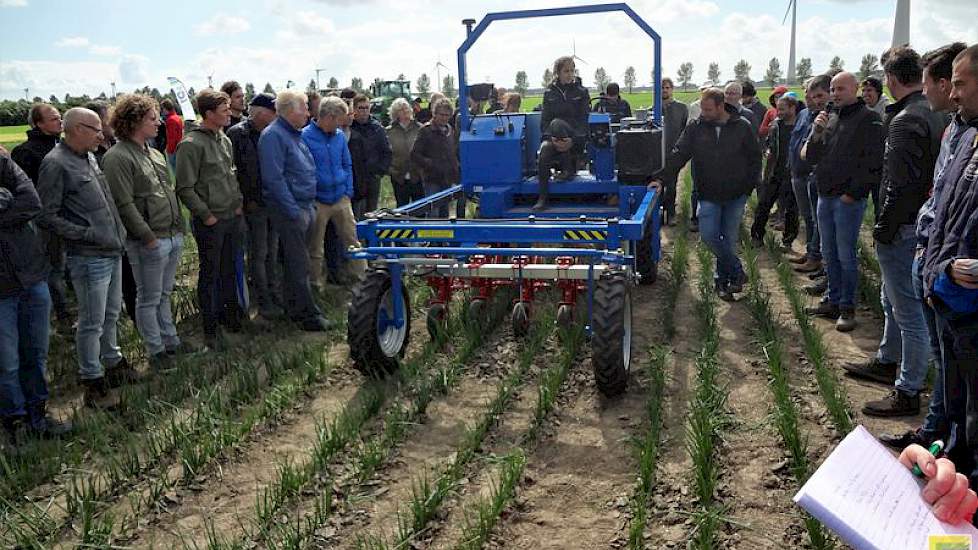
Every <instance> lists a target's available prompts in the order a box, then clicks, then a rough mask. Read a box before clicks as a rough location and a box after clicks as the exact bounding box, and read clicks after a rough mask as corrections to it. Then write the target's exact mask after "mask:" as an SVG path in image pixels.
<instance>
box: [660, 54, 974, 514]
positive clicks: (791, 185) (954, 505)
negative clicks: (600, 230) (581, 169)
mask: <svg viewBox="0 0 978 550" xmlns="http://www.w3.org/2000/svg"><path fill="white" fill-rule="evenodd" d="M881 60H882V64H883V73H884V78H883V80H880V79H878V78H875V77H869V78H865V79H863V80H862V81H860V80H859V79H857V78H856V77H855V76H854V75H853V74H851V73H847V72H842V71H839V72H835V73H830V74H823V75H819V76H816V77H814V78H812V79H810V80H809V81H808V82H806V83H805V86H804V98H801V97H797V95H796V94H794V93H792V92H790V91H788V89H787V88H783V87H779V88H775V89H774V90H773V93H772V94H771V96H770V98H769V101H770V107H765V106H764V105H762V104H760V102H759V101H757V99H756V97H754V96H755V95H756V92H755V90H754V88H753V86H752V85H750V84H749V83H738V82H732V83H730V84H728V85H727V86H726V87H725V88H724V89H720V88H714V87H706V88H704V89H702V90H701V94H700V98H699V100H698V101H696V102H694V103H693V104H692V105H691V106H690V107H689V109H688V110H687V109H683V108H682V107H679V108H676V107H673V106H672V102H671V85H666V83H664V86H663V91H664V93H663V98H664V100H665V104H664V106H663V107H664V108H663V112H664V115H665V124H664V129H665V139H666V145H667V148H670V149H671V152H670V154H669V155H668V157H667V159H666V163H665V164H666V169H665V173H664V176H663V178H662V179H661V180H658V181H656V182H653V185H654V186H656V187H658V188H662V189H663V191H664V192H663V197H664V201H663V204H664V215H665V219H666V222H667V223H668V224H670V225H673V224H674V223H675V222H674V220H675V206H674V204H675V199H674V197H675V182H676V176H677V174H678V173H679V170H680V169H681V168H682V167H683V166H684V165H685V164H687V163H689V162H691V163H692V165H691V176H692V181H693V187H694V191H693V194H692V201H693V202H692V204H691V212H692V215H693V217H692V219H691V220H690V224H689V227H690V229H691V230H693V231H700V232H701V234H702V240H703V242H704V243H706V244H707V245H708V246H709V247H710V249H711V250H712V252H713V253H714V255H715V256H716V263H717V266H716V290H717V293H718V294H719V296H720V297H721V298H722V299H724V300H728V301H729V300H734V299H735V294H736V293H738V292H741V291H742V290H743V285H744V282H745V281H746V276H745V274H744V270H743V268H742V266H741V263H740V260H739V259H738V257H737V254H736V247H735V243H736V242H737V241H738V236H739V232H740V223H741V220H742V218H743V216H744V207H745V204H746V202H747V198H748V196H749V195H750V193H751V192H752V191H753V190H754V189H755V188H756V189H757V197H758V201H757V207H756V209H755V211H754V215H753V220H752V222H753V223H752V224H751V228H750V235H751V244H752V246H757V247H759V246H762V245H763V241H764V238H765V235H766V233H767V227H768V224H769V218H770V216H771V210H772V209H773V208H774V207H775V206H777V208H778V214H777V216H778V220H777V221H776V222H775V227H776V229H777V230H778V231H779V232H780V245H781V248H782V250H783V251H785V252H791V253H793V248H792V245H793V243H794V241H795V240H796V239H797V238H798V236H799V228H800V223H801V222H803V223H804V225H805V240H806V243H805V248H804V252H802V253H800V254H794V255H792V256H791V262H792V263H793V264H794V269H795V270H796V271H798V272H801V273H808V274H810V277H811V278H812V279H813V281H814V282H813V283H812V284H811V285H809V286H806V287H805V290H806V291H807V292H809V293H810V294H812V295H814V296H821V300H820V301H819V302H818V304H817V305H815V306H813V307H810V308H808V310H807V312H808V313H809V314H810V315H813V316H817V317H821V318H826V319H829V320H831V321H832V322H833V323H834V325H835V329H836V330H838V331H840V332H849V331H852V330H854V329H855V328H856V325H857V322H856V315H855V308H856V305H857V301H856V298H857V288H858V286H859V259H858V246H859V241H860V227H861V226H862V225H863V218H864V214H865V211H866V209H867V204H868V203H869V202H872V205H873V220H872V221H873V224H872V240H873V246H874V250H875V255H876V258H877V260H878V263H879V269H880V275H881V279H882V285H881V293H880V301H881V306H882V310H883V313H884V328H883V336H882V339H881V341H880V343H879V346H878V350H877V352H876V354H875V356H874V357H873V358H872V359H870V360H869V361H867V362H863V363H851V364H848V365H844V368H845V373H846V374H847V375H848V376H851V377H854V378H857V379H862V380H869V381H872V382H876V383H880V384H884V385H886V386H889V388H890V389H889V391H888V393H887V394H886V395H885V396H884V397H882V398H881V399H879V400H874V401H870V402H868V403H865V404H864V406H863V407H862V412H863V414H866V415H868V416H878V417H899V416H916V415H919V414H920V412H921V407H922V403H921V400H920V396H921V392H922V390H923V389H924V387H925V385H926V378H927V371H928V367H929V365H934V366H935V373H936V375H935V376H934V391H933V393H932V395H931V400H930V404H929V406H928V409H927V415H926V417H925V420H924V423H923V425H922V426H920V427H919V428H917V429H915V430H911V431H909V432H906V433H901V434H880V436H879V437H880V439H881V441H883V442H884V443H886V444H888V445H890V446H892V447H895V448H898V449H903V454H902V455H901V460H902V461H903V462H904V463H905V464H906V465H907V466H908V467H910V466H912V465H913V464H917V465H919V466H920V467H921V468H922V469H923V471H924V472H925V474H926V475H927V477H928V479H929V482H928V484H927V485H926V487H925V488H924V493H923V494H924V497H925V499H927V500H928V501H929V502H932V503H934V504H935V507H934V510H935V513H937V515H938V517H940V518H941V519H944V520H946V521H958V520H961V519H964V520H967V521H971V520H972V519H973V516H974V513H975V510H976V509H978V496H976V494H975V491H974V489H975V488H976V487H978V436H976V435H975V431H974V429H973V426H974V425H975V422H978V413H976V412H975V411H976V410H978V406H976V405H978V370H976V367H978V199H976V197H978V194H976V193H975V190H976V189H978V181H976V178H978V46H974V45H973V46H971V47H968V46H967V45H965V44H963V43H954V44H948V45H946V46H943V47H941V48H938V49H936V50H933V51H930V52H927V53H925V54H923V55H921V54H919V53H918V52H916V51H914V50H913V49H912V48H910V47H906V46H904V47H895V48H891V49H890V50H887V51H886V52H885V53H884V54H883V56H882V58H881ZM884 88H885V89H887V90H888V91H889V95H890V98H887V96H886V95H885V92H884ZM670 119H672V120H670ZM687 120H688V123H687ZM969 426H971V427H970V428H969ZM938 439H940V440H943V441H945V442H947V443H948V445H947V447H946V449H945V458H939V459H938V458H935V457H934V456H932V455H931V454H930V452H929V451H928V450H927V449H926V448H925V447H927V446H929V445H930V444H931V442H933V441H935V440H938Z"/></svg>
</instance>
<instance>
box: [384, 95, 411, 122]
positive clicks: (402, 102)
mask: <svg viewBox="0 0 978 550" xmlns="http://www.w3.org/2000/svg"><path fill="white" fill-rule="evenodd" d="M401 111H407V112H409V113H411V115H412V116H413V115H414V109H412V108H411V104H410V103H408V102H407V100H406V99H404V98H403V97H399V98H397V99H395V100H394V102H393V103H391V108H390V113H389V114H390V116H391V121H392V122H393V121H395V120H397V115H398V114H399V113H400V112H401Z"/></svg>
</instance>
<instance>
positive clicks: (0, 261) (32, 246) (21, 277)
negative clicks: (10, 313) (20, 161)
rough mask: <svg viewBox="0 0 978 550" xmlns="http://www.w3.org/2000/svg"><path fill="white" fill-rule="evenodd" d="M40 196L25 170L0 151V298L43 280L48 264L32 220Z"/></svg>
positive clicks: (9, 295)
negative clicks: (0, 153)
mask: <svg viewBox="0 0 978 550" xmlns="http://www.w3.org/2000/svg"><path fill="white" fill-rule="evenodd" d="M40 214H41V199H40V198H38V196H37V191H36V190H35V189H34V184H33V182H31V180H30V179H29V178H28V177H27V174H25V173H24V171H23V170H21V169H20V167H19V166H17V164H15V163H14V162H13V161H12V160H11V159H9V158H7V157H5V156H3V155H0V298H9V297H11V296H15V295H16V294H17V293H18V292H20V291H21V290H24V289H26V288H30V287H32V286H34V285H36V284H37V283H39V282H41V281H46V280H47V278H48V271H49V270H50V266H49V264H48V259H47V255H46V254H45V253H44V247H43V243H42V239H41V235H40V233H39V232H38V230H37V227H36V226H35V225H34V220H35V219H36V218H37V217H38V216H40Z"/></svg>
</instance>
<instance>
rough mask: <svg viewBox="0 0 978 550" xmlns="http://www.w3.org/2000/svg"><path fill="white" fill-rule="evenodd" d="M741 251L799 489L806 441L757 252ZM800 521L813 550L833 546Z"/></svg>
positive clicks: (809, 521) (806, 472) (805, 468)
mask: <svg viewBox="0 0 978 550" xmlns="http://www.w3.org/2000/svg"><path fill="white" fill-rule="evenodd" d="M746 244H747V243H745V245H746ZM744 250H745V256H746V263H747V274H748V279H749V285H748V291H747V303H748V306H749V308H750V311H751V315H752V317H753V318H754V322H755V324H756V327H755V331H756V333H757V336H758V339H759V344H760V346H761V350H762V351H763V353H764V358H765V360H766V362H767V365H768V373H769V375H770V381H769V383H768V387H769V388H770V390H771V395H772V397H773V398H774V405H775V411H774V416H775V424H776V426H777V429H778V433H779V434H780V435H781V440H782V443H783V444H784V447H785V449H787V450H788V454H789V456H790V470H791V473H792V475H793V477H794V478H795V481H796V483H797V484H798V486H799V487H800V486H801V485H803V484H804V483H805V481H807V480H808V477H809V476H810V475H811V464H810V463H809V462H808V440H807V438H806V437H805V436H804V435H803V434H802V432H801V429H800V427H799V426H798V408H797V405H796V404H795V402H794V401H792V399H791V386H790V383H789V379H788V378H789V373H788V370H787V368H786V366H785V364H784V355H785V354H784V343H783V341H782V339H781V334H782V327H781V325H780V323H778V321H777V320H776V319H775V317H774V312H773V309H772V308H771V303H770V298H769V294H768V293H767V291H766V289H765V288H764V286H763V283H762V282H761V275H760V270H759V269H758V267H757V252H756V251H755V250H753V249H752V248H751V247H749V246H745V247H744ZM804 522H805V528H806V530H807V532H808V538H809V541H810V542H811V544H812V547H813V548H817V549H827V548H832V547H833V546H834V545H833V544H832V541H831V539H829V538H828V536H827V534H826V532H825V528H824V527H823V526H822V524H821V523H819V522H818V521H817V520H816V519H814V518H813V517H811V516H810V515H808V514H805V516H804Z"/></svg>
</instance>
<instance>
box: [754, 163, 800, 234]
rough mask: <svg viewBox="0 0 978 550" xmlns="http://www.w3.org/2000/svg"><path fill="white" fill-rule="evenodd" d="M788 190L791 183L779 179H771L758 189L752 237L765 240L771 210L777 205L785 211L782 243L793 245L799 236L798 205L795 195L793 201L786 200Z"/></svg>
mask: <svg viewBox="0 0 978 550" xmlns="http://www.w3.org/2000/svg"><path fill="white" fill-rule="evenodd" d="M786 190H791V182H790V181H788V180H784V181H782V180H780V179H778V178H771V181H769V182H767V183H764V184H761V186H760V187H759V188H758V189H757V209H756V210H754V224H753V225H751V228H750V236H751V237H753V238H755V239H763V238H764V234H765V233H766V231H767V221H768V219H769V218H770V216H771V208H773V207H774V204H775V203H778V204H779V205H781V208H782V209H783V210H784V234H783V236H782V238H781V241H782V242H783V243H785V244H791V242H792V241H794V240H795V237H797V236H798V205H797V204H796V203H795V201H794V195H791V197H792V199H791V200H786V197H787V196H788V195H786Z"/></svg>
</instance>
